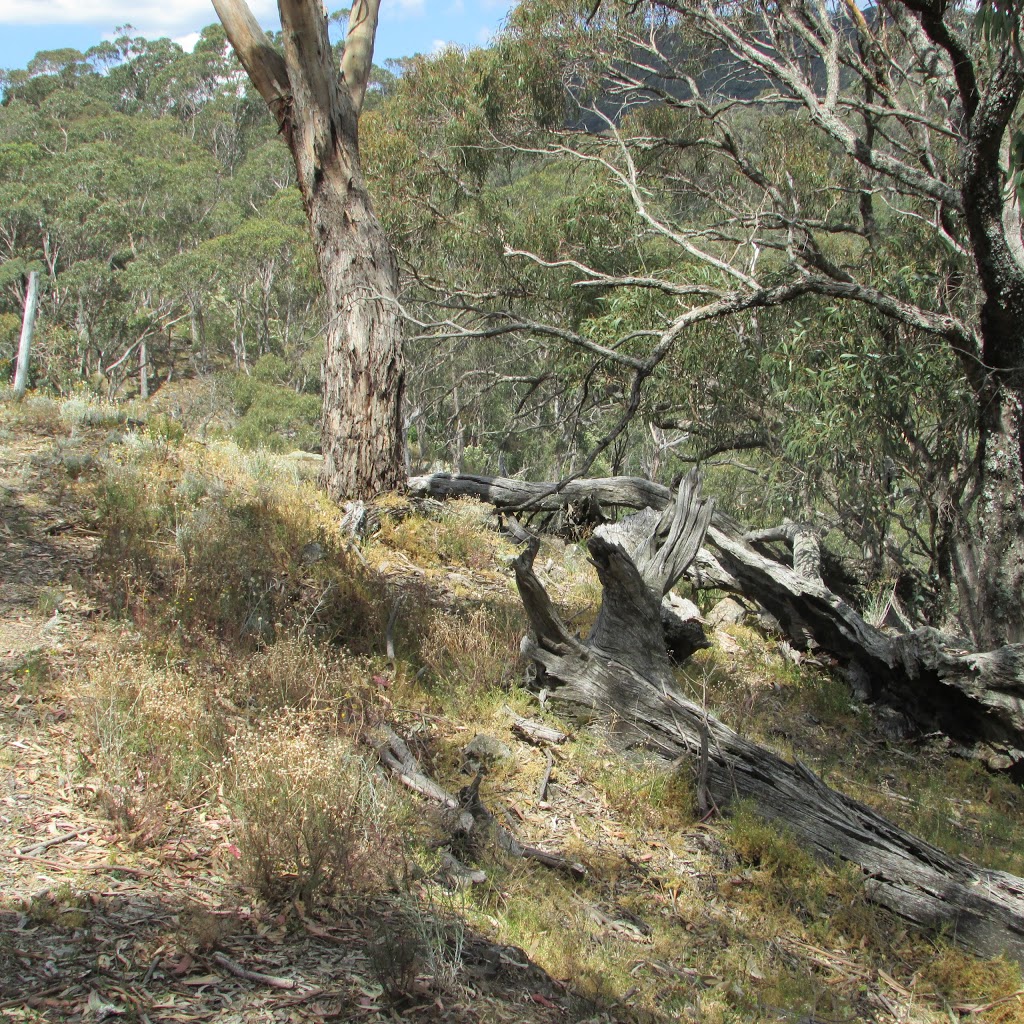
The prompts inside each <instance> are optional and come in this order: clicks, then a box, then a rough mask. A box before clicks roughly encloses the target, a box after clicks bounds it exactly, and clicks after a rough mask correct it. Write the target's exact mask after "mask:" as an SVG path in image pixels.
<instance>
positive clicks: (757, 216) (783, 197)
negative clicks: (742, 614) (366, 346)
mask: <svg viewBox="0 0 1024 1024" xmlns="http://www.w3.org/2000/svg"><path fill="white" fill-rule="evenodd" d="M984 10H985V11H988V10H989V8H985V9H984ZM744 11H746V15H741V14H740V13H738V12H733V13H730V10H727V9H723V10H719V9H718V8H716V7H713V6H712V5H706V4H701V3H686V4H680V5H673V4H661V3H651V4H644V5H639V6H630V7H627V6H623V5H617V4H603V5H598V6H597V7H594V6H593V5H592V4H589V3H587V4H583V3H578V4H577V3H573V2H554V3H552V2H543V0H525V2H523V3H521V4H519V5H518V6H517V7H516V8H515V9H514V10H513V12H512V13H511V15H510V18H509V21H508V24H507V26H506V28H505V30H504V32H503V33H501V34H500V35H499V36H498V37H497V38H496V39H495V41H494V43H493V44H492V45H491V46H489V47H487V48H481V49H476V50H469V51H463V50H459V49H456V48H449V49H447V50H444V51H442V52H441V53H439V54H435V55H432V56H417V57H412V58H409V59H408V60H405V61H401V62H397V63H395V64H393V65H392V66H390V67H389V68H388V69H376V70H375V74H374V78H373V81H372V84H371V88H370V92H369V95H368V99H367V103H366V107H365V110H364V113H363V115H362V118H361V128H360V136H361V148H362V152H363V161H364V165H365V167H366V171H367V174H368V175H369V179H370V188H371V192H372V193H373V196H374V201H375V204H376V206H377V209H378V212H379V213H380V216H381V219H382V221H383V223H384V226H385V229H386V231H387V233H388V235H389V238H390V240H391V243H392V245H393V246H394V248H395V250H396V253H397V255H398V258H399V262H400V266H401V270H402V293H401V302H402V306H403V310H404V312H405V315H406V326H407V329H406V339H407V340H406V347H407V351H408V358H409V361H410V381H409V395H408V400H407V403H406V431H407V442H408V451H409V456H408V461H409V467H410V469H412V468H426V467H428V466H430V465H432V464H439V465H442V466H445V467H450V468H454V469H459V470H473V471H478V472H490V473H501V474H505V473H507V474H516V475H522V476H526V477H530V478H533V479H548V478H551V479H557V478H561V477H564V476H567V475H571V474H577V473H582V472H588V473H590V474H591V475H600V474H608V473H610V474H617V473H631V474H637V475H642V476H647V477H649V478H651V479H654V480H659V481H662V482H664V483H670V482H672V481H673V480H675V479H678V478H679V477H680V476H681V474H683V473H684V472H685V471H686V470H687V469H688V468H689V467H690V466H692V465H694V464H696V463H699V464H701V465H702V466H703V467H704V470H705V473H706V480H707V485H706V486H707V488H708V489H709V490H710V491H711V492H713V493H714V494H715V495H716V496H717V497H718V499H719V501H720V503H721V504H722V505H724V507H725V508H727V509H728V510H729V511H730V512H732V513H734V514H736V515H738V516H739V517H740V518H742V519H743V520H744V521H746V522H749V523H751V524H752V525H755V526H758V525H771V524H774V523H777V522H779V521H780V520H781V519H783V518H787V517H788V518H791V519H794V520H797V521H801V522H804V521H807V522H813V523H814V524H815V525H816V527H817V529H818V530H819V531H820V532H821V533H822V534H823V535H824V536H826V538H827V541H828V546H829V547H830V548H831V550H832V552H833V553H834V554H835V555H836V556H840V557H841V558H842V559H843V560H844V563H845V566H846V576H845V579H846V585H847V586H848V587H849V588H850V590H849V593H850V594H851V595H853V596H855V597H856V600H857V601H858V603H860V604H861V605H862V606H863V605H865V604H867V603H868V602H869V601H871V600H872V599H874V600H878V601H881V602H882V603H884V602H885V600H887V599H888V598H889V596H890V595H893V594H895V595H897V596H898V598H899V600H900V601H901V602H902V605H903V607H904V609H905V611H906V613H907V615H908V616H909V617H910V619H911V621H918V622H922V621H927V622H929V623H932V624H936V625H942V626H946V627H949V628H952V629H954V630H957V631H961V632H965V633H967V634H969V635H971V636H973V637H974V638H976V639H986V640H989V641H998V640H1006V639H1013V638H1015V636H1016V634H1015V633H1014V632H1013V630H1014V629H1016V626H1015V625H1014V624H1013V623H1012V622H1009V621H1007V622H1002V621H1001V620H999V615H997V614H994V613H993V612H992V608H994V607H995V606H996V605H997V604H998V601H999V594H1000V593H1001V592H1005V590H1006V588H1007V587H1010V588H1011V591H1012V586H1013V579H1014V578H1015V577H1013V575H1012V572H1011V574H1010V576H1009V577H1007V578H1003V577H1002V576H999V575H998V573H996V575H995V576H993V577H992V578H991V579H989V578H988V577H986V576H985V569H984V566H982V565H981V563H982V562H983V561H984V559H983V557H982V555H983V553H984V549H985V548H986V547H991V548H992V549H993V550H994V552H995V554H996V556H998V557H1000V558H1001V559H1002V563H1003V564H1005V566H1007V567H1008V569H1009V570H1012V571H1016V567H1017V562H1016V561H1015V559H1016V557H1017V556H1016V552H1017V547H1014V545H1015V544H1016V543H1017V541H1016V540H1015V539H1014V538H1019V533H1020V531H1019V530H1017V531H1016V532H1015V528H1014V524H1013V523H1010V524H1009V525H1008V526H1007V527H1006V529H1005V530H1004V531H1003V532H1004V533H1005V534H1006V535H1007V536H1008V537H1009V538H1010V539H1009V540H1007V541H1005V543H1004V542H1003V541H1000V542H999V543H998V544H997V543H995V541H994V540H993V539H992V536H989V535H986V534H985V532H984V529H985V524H986V523H987V524H989V525H991V523H992V515H991V513H990V511H988V506H986V500H987V499H986V498H985V493H986V491H985V482H986V481H987V482H988V483H989V484H992V483H993V481H994V479H995V478H994V477H993V472H992V469H991V467H988V468H986V464H985V459H986V457H988V456H989V455H991V453H992V452H993V451H994V450H995V449H996V448H997V447H998V446H997V445H995V443H994V442H993V440H992V439H993V437H995V436H996V435H997V434H998V431H997V430H996V429H995V427H994V426H993V423H992V420H991V416H988V414H987V413H985V415H981V414H980V413H979V409H982V410H987V409H989V408H990V407H991V406H992V402H993V401H994V400H995V399H994V398H993V396H996V397H997V395H998V393H1001V392H1000V391H999V389H1000V388H1003V387H1004V386H1006V387H1009V388H1010V392H1011V393H1014V394H1015V392H1013V387H1015V386H1016V385H1015V384H1013V382H1012V381H1011V382H1010V383H1009V384H1007V383H1006V381H1004V379H1003V378H1002V377H1000V376H999V374H998V373H997V372H995V371H993V372H987V371H986V372H984V373H980V374H979V373H977V372H975V370H976V369H977V367H979V366H981V367H996V368H998V366H999V365H1000V364H999V359H1003V360H1004V362H1005V358H1004V356H1005V353H1002V352H1001V350H999V351H997V349H998V346H996V348H993V344H992V343H989V342H987V341H986V340H985V336H984V327H985V319H984V317H983V316H982V315H981V313H980V312H979V310H983V308H985V307H984V303H985V298H986V295H987V294H989V292H990V291H991V289H989V291H988V292H987V291H986V284H985V282H984V281H983V280H982V278H981V276H980V275H979V270H978V265H977V260H976V259H975V258H974V254H975V253H976V252H977V244H976V234H977V232H973V229H972V226H971V219H970V211H969V210H967V209H965V207H964V204H963V200H962V191H960V190H961V185H962V181H961V177H962V173H961V172H962V168H963V167H964V166H965V165H964V159H965V156H964V153H965V151H964V144H963V140H964V138H965V137H967V136H968V135H969V133H967V134H966V135H965V134H964V133H963V132H961V131H960V129H959V128H958V127H957V125H960V126H961V127H962V125H963V123H964V119H965V116H967V115H966V114H965V110H966V109H967V108H965V102H967V101H965V94H964V92H963V90H964V89H965V88H967V86H965V85H964V83H963V82H961V81H958V80H957V77H956V75H955V74H953V73H952V71H951V68H952V64H951V61H952V58H951V57H950V53H951V52H952V51H951V50H950V49H949V48H948V47H946V48H945V49H944V45H945V44H944V43H943V39H944V38H945V37H940V36H935V35H934V33H932V34H931V35H929V30H928V28H927V26H926V25H924V23H923V22H921V21H920V19H918V18H916V17H915V16H914V15H912V14H911V13H908V11H909V8H908V7H905V6H904V5H903V4H900V3H892V4H882V5H879V6H878V7H875V8H871V9H868V10H866V11H865V12H863V13H862V12H860V11H859V10H857V9H856V8H854V7H852V6H851V7H849V8H843V9H839V10H836V11H831V12H830V13H822V12H824V11H826V9H825V8H819V7H817V6H813V5H805V4H797V5H794V6H793V7H792V9H790V8H787V11H789V14H787V15H786V16H785V17H779V18H775V17H774V13H775V12H774V8H770V7H769V6H764V7H761V6H759V5H747V6H746V7H745V8H744ZM996 13H997V14H998V10H997V11H996ZM950 18H951V19H952V20H950V21H949V25H948V26H947V29H948V31H947V35H948V36H949V39H951V40H953V42H956V44H957V45H962V46H963V47H965V48H966V50H965V52H967V53H969V56H970V59H971V61H972V62H973V63H972V65H971V67H972V73H973V74H974V75H975V80H974V84H973V86H972V87H971V88H973V90H974V93H972V94H971V95H975V94H976V96H977V97H981V99H980V100H978V101H977V102H981V103H982V105H983V101H984V98H985V96H987V95H988V94H989V92H992V91H993V90H995V89H996V87H997V86H998V87H1000V88H1001V87H1002V85H1003V84H1005V83H1004V81H1003V78H1000V75H1003V76H1004V77H1005V76H1006V75H1009V74H1010V72H1011V71H1012V70H1013V69H1010V70H1006V69H1005V68H1004V65H1007V66H1008V65H1009V64H1011V63H1013V62H1014V61H1016V59H1017V58H1016V53H1015V48H1014V45H1013V44H1012V42H1007V41H1006V40H1004V39H1002V38H1001V37H1000V35H999V24H998V20H996V21H993V20H991V18H990V19H989V20H988V21H984V20H983V19H981V20H975V19H973V18H972V17H969V16H968V15H967V14H966V13H964V14H962V15H956V14H955V12H954V14H952V15H950ZM957 18H959V21H957V20H956V19H957ZM950 45H952V43H951V44H950ZM1007 54H1009V56H1007ZM929 62H930V63H929ZM3 86H4V104H3V107H2V108H0V167H2V170H0V188H2V189H3V193H4V194H3V196H2V197H0V211H2V212H0V246H2V247H3V253H2V256H3V263H2V269H0V285H2V305H0V360H3V361H4V368H5V369H6V368H9V367H10V364H11V363H12V361H13V358H14V352H15V347H16V344H17V333H18V327H19V324H20V315H21V307H22V303H23V301H24V280H25V276H26V274H27V272H28V271H29V270H31V269H38V270H40V271H42V272H43V278H44V292H43V299H42V304H41V312H40V320H39V345H38V358H37V361H36V364H35V367H34V373H35V380H34V382H35V384H36V386H39V387H47V388H51V389H54V390H59V391H64V392H67V391H71V390H73V389H74V388H76V387H90V388H94V389H99V390H101V391H103V392H108V393H111V394H118V393H120V394H126V393H129V392H132V391H134V390H136V389H137V388H138V385H137V383H136V378H137V373H138V362H139V355H140V352H141V351H144V352H145V363H144V373H145V374H146V376H147V380H150V381H151V387H153V388H158V387H159V386H160V383H161V382H162V381H169V380H172V379H174V378H175V377H182V376H191V375H200V376H209V375H213V376H215V377H217V378H218V379H221V377H224V375H228V376H227V377H224V379H229V377H230V374H232V373H238V374H240V375H241V378H242V383H239V384H234V383H230V384H229V389H228V393H230V394H232V395H234V396H235V397H234V401H235V403H236V409H237V411H238V413H239V415H248V414H250V413H251V414H252V418H251V419H250V421H249V424H248V428H247V429H248V433H247V434H245V433H244V431H243V434H244V436H246V437H248V438H249V440H250V442H251V443H259V441H260V440H261V439H263V440H268V441H269V442H270V443H272V444H277V445H279V446H282V445H283V446H285V447H295V446H299V445H301V446H303V447H316V441H315V435H316V430H315V424H313V423H312V410H313V409H314V408H315V402H314V401H312V399H313V397H314V396H315V395H317V394H318V393H319V389H320V384H319V362H320V359H321V356H322V337H323V334H322V332H323V321H324V309H323V295H322V286H321V284H320V282H319V280H318V277H317V273H316V264H315V260H314V257H313V252H312V247H311V245H310V243H309V239H308V231H307V228H306V225H305V223H304V217H303V211H302V207H301V203H300V201H299V196H298V191H297V189H296V187H295V182H294V171H293V169H292V168H291V166H290V163H289V159H288V154H287V151H286V149H285V147H283V146H282V145H281V142H280V139H279V138H278V137H277V134H278V133H277V130H276V127H275V125H274V124H273V123H272V120H271V118H270V117H269V115H268V113H267V111H266V108H265V105H263V104H262V102H261V100H260V97H259V96H258V95H256V94H254V93H253V91H252V89H251V87H250V85H249V83H248V80H247V78H246V77H245V75H244V74H243V72H242V71H241V68H240V67H239V65H238V64H237V62H236V60H235V58H234V56H233V55H232V53H231V51H230V48H229V47H228V46H227V45H226V40H225V36H224V33H223V30H222V29H221V28H220V27H219V26H211V27H209V28H207V29H205V30H204V31H203V33H202V35H201V38H200V41H199V43H198V44H197V45H196V47H195V49H194V51H193V52H192V53H186V52H184V51H183V50H181V48H180V47H178V46H177V45H176V44H174V43H172V42H170V41H168V40H158V41H150V40H145V39H141V38H137V37H135V36H133V35H132V33H131V32H130V31H125V32H124V34H122V35H121V36H120V37H119V38H118V39H116V40H115V41H114V42H111V43H102V44H99V45H97V46H96V47H94V48H92V49H91V50H89V51H88V52H87V53H85V54H82V53H78V52H77V51H72V50H57V51H52V52H47V53H41V54H38V55H37V56H36V58H35V59H34V60H33V61H32V62H30V64H29V66H28V67H27V68H26V69H22V70H14V71H7V72H5V73H4V76H3ZM986 90H988V92H986ZM969 91H970V90H968V92H969ZM967 100H968V101H969V100H970V97H969V96H968V97H967ZM968 107H969V102H968ZM1014 111H1015V106H1014V107H1013V108H1012V109H1011V110H1010V111H1009V112H1008V113H1006V114H1005V125H1004V127H1005V128H1006V131H1005V132H1003V133H1001V134H1000V136H999V137H1000V138H1003V136H1004V135H1005V136H1006V137H1007V138H1016V135H1014V134H1013V132H1014V131H1015V129H1014V127H1013V125H1014V124H1015V123H1016V122H1015V121H1014V118H1015V116H1016V115H1015V113H1014ZM968 113H969V111H968ZM958 132H960V134H959V135H958ZM1005 148H1006V147H1005V146H1004V149H1005ZM1011 148H1012V147H1011ZM865 153H866V154H868V155H867V156H865ZM989 163H990V164H992V166H991V167H988V171H989V172H990V173H988V175H987V177H985V181H986V182H988V181H989V179H990V178H992V176H993V175H994V176H995V178H996V179H998V182H1006V181H1008V180H1009V179H1010V177H1011V176H1012V175H1013V173H1014V170H1013V168H1014V164H1013V157H1012V153H1011V152H1008V151H1007V152H997V153H996V154H995V157H994V163H993V161H992V159H990V160H989ZM986 166H988V165H986ZM921 168H923V169H921ZM984 169H985V168H982V170H984ZM979 180H980V179H979ZM1014 180H1015V179H1014ZM1000 187H1002V186H1001V185H1000ZM1012 209H1013V203H1010V204H1008V210H1009V212H1010V213H1012ZM972 232H973V233H972ZM1017 235H1018V242H1019V227H1018V231H1017ZM986 346H987V347H986ZM993 352H994V353H995V355H993ZM972 368H973V369H972ZM1000 372H1001V371H1000ZM1006 380H1009V378H1007V379H1006ZM1011 385H1012V386H1011ZM993 389H995V390H993ZM1011 447H1012V446H1011ZM1001 450H1002V449H1000V451H1001ZM1018 454H1019V453H1018ZM1011 476H1012V474H1011ZM1017 485H1019V480H1018V481H1017ZM1013 486H1014V482H1013V481H1012V480H1011V481H1010V492H1011V493H1012V492H1013ZM986 516H987V517H988V518H987V519H986ZM1018 525H1019V524H1018ZM1000 544H1002V546H1001V547H1000ZM1018 546H1019V545H1018ZM972 558H973V559H974V560H975V562H976V563H977V564H976V565H975V566H974V569H973V573H972V570H971V564H970V563H971V559H972ZM979 566H980V568H979ZM972 587H973V590H972ZM986 588H987V589H988V590H990V591H991V592H992V594H993V595H994V596H992V598H991V600H989V601H988V603H987V604H986V605H985V607H982V604H984V602H980V603H979V601H977V600H975V598H974V597H972V596H971V594H983V593H986V592H987V591H986ZM1000 588H1002V591H1000ZM1003 596H1004V597H1005V593H1003ZM1000 614H1002V613H1000Z"/></svg>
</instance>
